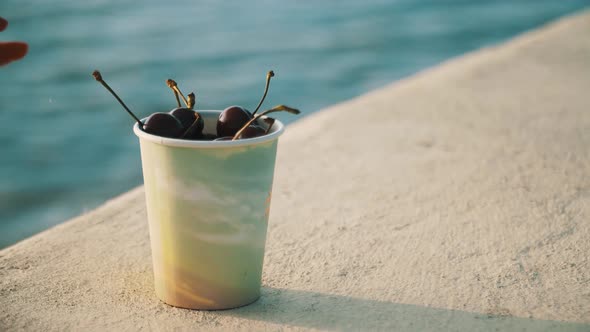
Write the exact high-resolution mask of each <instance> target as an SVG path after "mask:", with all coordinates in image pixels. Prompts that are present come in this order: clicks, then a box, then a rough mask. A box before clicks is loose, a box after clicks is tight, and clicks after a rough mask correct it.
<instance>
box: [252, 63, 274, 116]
mask: <svg viewBox="0 0 590 332" xmlns="http://www.w3.org/2000/svg"><path fill="white" fill-rule="evenodd" d="M274 76H275V72H274V71H272V70H271V71H269V72H268V73H266V85H265V86H264V94H263V95H262V99H260V102H259V103H258V106H256V109H255V110H254V113H252V115H256V112H258V109H260V106H262V102H263V101H264V99H265V98H266V94H267V93H268V87H269V85H270V78H271V77H274Z"/></svg>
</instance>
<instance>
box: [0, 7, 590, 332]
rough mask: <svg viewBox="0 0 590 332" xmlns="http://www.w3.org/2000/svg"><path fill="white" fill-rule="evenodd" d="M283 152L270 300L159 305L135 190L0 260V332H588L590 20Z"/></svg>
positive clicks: (293, 136) (403, 88)
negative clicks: (204, 307)
mask: <svg viewBox="0 0 590 332" xmlns="http://www.w3.org/2000/svg"><path fill="white" fill-rule="evenodd" d="M129 135H132V133H131V132H130V133H129ZM279 150H280V152H279V156H278V160H277V166H276V167H277V170H276V172H277V174H276V181H275V185H274V195H273V201H272V211H271V216H270V229H269V234H268V242H267V255H266V258H265V268H264V275H263V285H264V289H263V296H262V298H261V299H260V300H259V301H258V302H256V303H254V304H252V305H250V306H247V307H244V308H241V309H237V310H229V311H217V312H199V311H190V310H184V309H177V308H173V307H170V306H167V305H165V304H163V303H161V302H160V301H158V299H157V298H156V297H155V295H154V291H153V279H152V270H151V261H150V249H149V241H148V228H147V221H146V215H145V206H144V196H143V190H142V188H137V189H135V190H132V191H130V192H129V193H126V194H124V195H123V196H121V197H118V198H116V199H114V200H112V201H110V202H108V203H106V204H105V205H104V206H102V207H100V208H98V209H97V210H95V211H92V212H90V213H88V214H86V215H83V216H80V217H78V218H76V219H74V220H71V221H69V222H67V223H64V224H62V225H60V226H57V227H55V228H53V229H51V230H49V231H46V232H44V233H42V234H39V235H37V236H34V237H32V238H30V239H27V240H25V241H23V242H21V243H19V244H17V245H15V246H13V247H10V248H7V249H5V250H3V251H0V329H1V330H20V329H24V330H43V331H58V330H137V329H153V330H164V331H168V330H194V329H201V328H202V329H207V330H209V329H231V330H234V329H240V330H264V329H269V330H291V329H329V330H341V329H393V328H397V329H401V330H416V331H438V330H465V331H468V330H495V329H501V330H506V329H508V330H529V331H543V330H568V331H570V330H571V331H574V330H575V331H588V330H590V325H588V323H590V262H589V260H588V255H589V253H590V240H589V239H590V219H589V218H590V13H588V12H586V13H583V14H581V15H578V16H575V17H570V18H566V19H564V20H561V21H559V22H557V23H555V24H552V25H550V26H548V27H543V28H541V29H539V30H537V31H534V32H532V33H529V34H526V35H524V36H521V37H518V38H517V39H515V40H513V41H510V42H508V43H506V44H504V45H501V46H499V47H495V48H490V49H484V50H481V51H478V52H475V53H473V54H470V55H467V56H464V57H460V58H457V59H455V60H452V61H450V62H448V63H445V64H442V65H441V66H439V67H437V68H434V69H431V70H427V71H425V72H422V73H420V74H418V75H415V76H414V77H411V78H409V79H406V80H404V81H401V82H398V83H395V84H393V85H391V86H388V87H385V88H383V89H380V90H378V91H374V92H371V93H369V94H367V95H364V96H361V97H359V98H356V99H353V100H351V101H347V102H345V103H342V104H339V105H336V106H334V107H330V108H329V109H326V110H325V111H323V112H320V113H318V114H315V115H312V116H310V117H307V118H305V119H303V120H301V121H300V122H298V123H296V124H294V125H292V126H291V127H289V128H288V130H287V133H286V134H285V136H284V137H282V139H281V143H280V146H279ZM138 153H139V148H138Z"/></svg>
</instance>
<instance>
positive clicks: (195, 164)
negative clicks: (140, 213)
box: [133, 111, 284, 309]
mask: <svg viewBox="0 0 590 332" xmlns="http://www.w3.org/2000/svg"><path fill="white" fill-rule="evenodd" d="M219 113H220V111H199V114H201V116H202V117H203V119H204V121H205V130H204V132H205V133H215V128H216V122H217V118H218V116H219ZM133 130H134V132H135V134H136V135H137V136H138V137H139V142H140V146H141V160H142V168H143V178H144V184H145V196H146V205H147V214H148V221H149V229H150V241H151V248H152V260H153V268H154V282H155V288H156V294H157V296H158V297H159V298H160V299H161V300H162V301H164V302H166V303H168V304H170V305H173V306H177V307H183V308H191V309H228V308H235V307H239V306H243V305H246V304H249V303H251V302H254V301H256V299H258V297H259V296H260V284H261V276H262V264H263V259H264V247H265V242H266V230H267V224H268V212H269V208H270V200H271V192H272V182H273V175H274V166H275V159H276V149H277V141H278V137H279V136H280V135H281V134H282V133H283V131H284V126H283V124H282V123H281V122H280V121H276V122H275V123H274V125H273V127H272V128H271V131H270V133H269V134H268V135H265V136H261V137H256V138H252V139H243V140H236V141H193V140H181V139H173V138H165V137H160V136H155V135H151V134H148V133H146V132H144V131H143V130H141V129H139V127H138V125H137V124H135V126H134V128H133Z"/></svg>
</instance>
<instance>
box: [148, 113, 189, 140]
mask: <svg viewBox="0 0 590 332" xmlns="http://www.w3.org/2000/svg"><path fill="white" fill-rule="evenodd" d="M183 129H184V128H183V126H182V124H181V123H180V121H178V119H177V118H176V117H174V116H173V115H172V114H170V113H162V112H158V113H154V114H152V115H150V116H149V117H148V118H147V119H146V120H145V122H144V124H143V130H144V131H145V132H146V133H150V134H152V135H158V136H162V137H171V138H179V137H180V136H181V135H182V134H183V132H184V130H183Z"/></svg>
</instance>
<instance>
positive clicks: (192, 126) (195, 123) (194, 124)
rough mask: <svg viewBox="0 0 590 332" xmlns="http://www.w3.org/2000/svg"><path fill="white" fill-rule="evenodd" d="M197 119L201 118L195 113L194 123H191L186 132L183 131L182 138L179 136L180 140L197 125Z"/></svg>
mask: <svg viewBox="0 0 590 332" xmlns="http://www.w3.org/2000/svg"><path fill="white" fill-rule="evenodd" d="M199 118H201V115H200V114H199V113H197V112H195V121H193V123H192V124H191V125H190V126H189V127H188V128H186V130H185V131H184V133H183V134H182V136H180V138H185V137H186V135H188V133H189V132H190V131H191V130H192V129H193V128H194V127H195V126H196V125H197V123H198V122H199Z"/></svg>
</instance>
